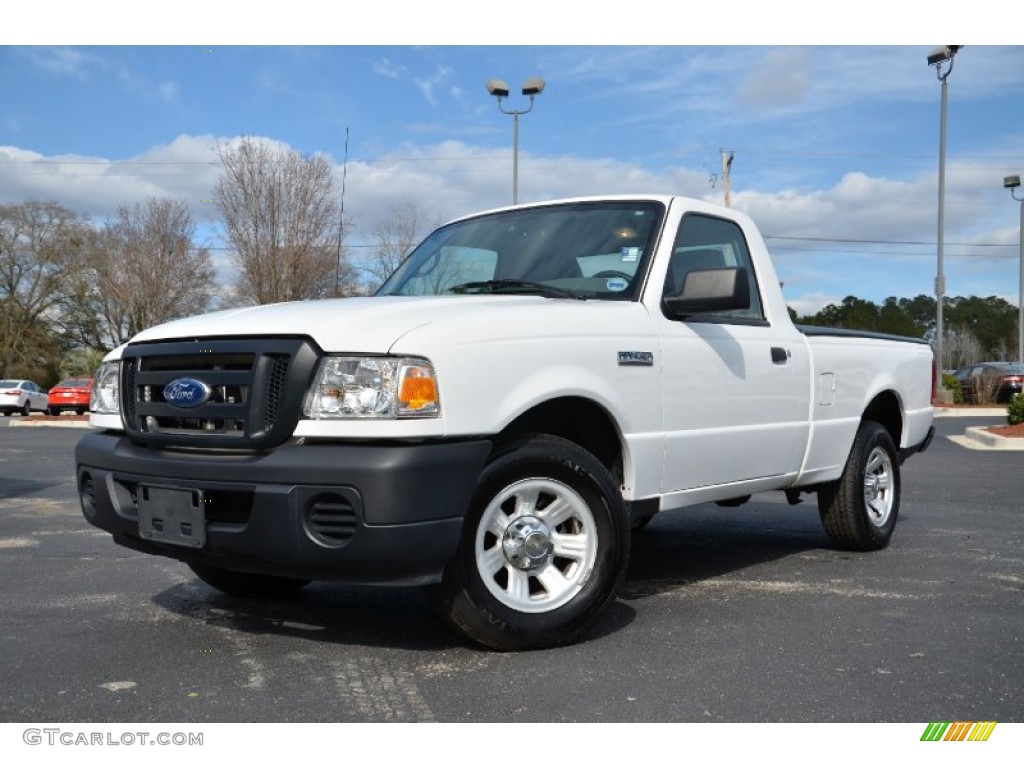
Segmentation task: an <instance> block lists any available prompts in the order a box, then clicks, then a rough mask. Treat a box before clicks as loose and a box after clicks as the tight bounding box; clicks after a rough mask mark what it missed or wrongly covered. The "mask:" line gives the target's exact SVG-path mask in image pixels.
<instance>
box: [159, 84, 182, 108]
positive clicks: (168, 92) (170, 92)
mask: <svg viewBox="0 0 1024 768" xmlns="http://www.w3.org/2000/svg"><path fill="white" fill-rule="evenodd" d="M156 95H157V96H159V97H160V100H161V101H163V102H166V103H168V104H173V103H174V102H176V101H177V100H178V84H177V83H176V82H174V81H173V80H166V81H164V82H162V83H160V84H159V85H158V86H157V87H156Z"/></svg>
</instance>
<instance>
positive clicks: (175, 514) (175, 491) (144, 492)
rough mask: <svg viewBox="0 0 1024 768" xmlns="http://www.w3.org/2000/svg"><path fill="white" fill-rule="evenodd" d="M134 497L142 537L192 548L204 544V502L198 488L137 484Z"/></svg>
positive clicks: (199, 547)
mask: <svg viewBox="0 0 1024 768" xmlns="http://www.w3.org/2000/svg"><path fill="white" fill-rule="evenodd" d="M136 499H137V501H138V506H139V536H140V537H142V538H143V539H146V540H147V541H155V542H160V543H163V544H174V545H176V546H179V547H191V548H193V549H201V548H202V547H204V546H205V545H206V502H205V500H204V499H203V492H202V491H200V490H199V489H198V488H167V487H164V486H159V485H140V486H139V487H138V489H137V493H136Z"/></svg>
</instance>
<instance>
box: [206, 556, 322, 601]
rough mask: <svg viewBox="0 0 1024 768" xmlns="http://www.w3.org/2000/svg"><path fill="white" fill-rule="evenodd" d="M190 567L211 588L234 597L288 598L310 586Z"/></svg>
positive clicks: (258, 575) (301, 581) (300, 581)
mask: <svg viewBox="0 0 1024 768" xmlns="http://www.w3.org/2000/svg"><path fill="white" fill-rule="evenodd" d="M188 567H189V568H191V569H192V572H193V573H194V574H195V575H196V576H198V577H199V578H200V579H202V580H203V581H204V582H206V583H207V584H209V585H210V586H211V587H213V588H214V589H217V590H220V591H221V592H223V593H225V594H227V595H231V596H232V597H287V596H288V595H290V594H292V593H293V592H297V591H298V590H300V589H302V588H303V587H304V586H306V585H307V584H309V581H307V580H305V579H290V578H288V577H286V576H267V575H266V574H262V573H242V572H240V571H229V570H227V569H226V568H215V567H213V566H210V565H198V564H196V563H189V564H188Z"/></svg>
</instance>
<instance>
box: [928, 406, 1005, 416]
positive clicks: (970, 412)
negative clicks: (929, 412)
mask: <svg viewBox="0 0 1024 768" xmlns="http://www.w3.org/2000/svg"><path fill="white" fill-rule="evenodd" d="M934 415H935V418H937V419H948V418H958V417H965V418H968V417H971V416H981V417H986V418H987V417H989V416H1006V408H1005V407H1004V408H944V407H942V406H938V405H937V406H935V412H934Z"/></svg>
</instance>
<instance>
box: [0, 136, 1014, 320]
mask: <svg viewBox="0 0 1024 768" xmlns="http://www.w3.org/2000/svg"><path fill="white" fill-rule="evenodd" d="M238 140H239V138H238V137H217V136H210V135H200V136H195V135H181V136H178V137H177V138H175V139H174V140H173V141H171V142H169V143H167V144H162V145H159V146H154V147H152V148H150V149H148V150H147V151H145V152H143V153H141V154H139V155H137V156H134V157H129V158H118V159H113V158H102V157H86V156H77V155H52V156H43V155H41V154H39V153H38V152H33V151H30V150H27V149H22V148H18V147H11V146H7V147H2V146H0V174H3V177H4V179H5V183H4V185H2V187H0V203H18V202H24V201H26V200H33V199H36V200H57V201H58V202H60V203H61V204H63V205H65V206H67V207H69V208H71V209H73V210H76V211H80V212H82V213H84V214H86V215H88V216H90V217H92V218H94V219H96V220H102V219H104V218H107V217H109V216H112V215H113V214H114V213H115V212H116V209H117V207H118V206H119V205H124V204H132V203H135V202H139V201H142V200H144V199H145V198H147V197H151V196H152V197H160V196H171V197H176V198H179V199H183V200H186V201H187V202H188V203H189V205H190V207H191V209H192V212H193V216H194V217H195V218H196V220H197V222H199V223H200V224H202V225H203V226H204V231H206V232H209V233H210V234H209V236H210V237H212V236H213V229H212V224H213V223H214V222H215V220H216V218H217V215H216V207H215V205H214V204H213V203H212V202H210V201H211V198H212V190H213V187H214V184H215V182H216V179H217V177H218V174H219V161H218V157H217V147H218V145H220V144H231V143H233V142H236V141H238ZM263 140H264V141H267V142H269V143H271V144H274V145H277V146H287V145H286V144H285V143H283V142H280V141H276V140H274V139H263ZM341 171H342V169H341V163H340V158H338V159H337V162H336V173H337V178H338V181H339V182H340V180H341ZM988 175H990V174H986V172H985V171H984V169H979V168H974V167H971V166H963V165H959V164H957V165H954V166H952V167H951V169H950V173H949V177H948V184H949V189H948V195H947V200H948V201H950V202H949V207H948V208H947V216H948V219H947V235H946V236H947V242H949V243H954V242H958V241H961V240H965V239H968V238H969V239H970V240H971V241H974V242H990V243H1002V244H1005V247H1004V248H1002V249H980V248H974V249H971V248H959V247H954V246H953V245H950V246H949V247H948V248H947V257H948V259H949V260H948V261H947V270H948V275H949V281H950V288H949V293H950V294H951V295H953V294H962V295H966V293H967V292H968V291H974V292H978V293H983V294H984V295H988V294H989V293H996V292H998V291H999V290H1001V289H999V287H998V286H999V285H1001V284H1005V283H1006V279H1005V277H1004V278H1000V277H999V275H1002V274H1003V273H1008V268H1007V265H1008V264H1010V262H1011V261H1012V260H1013V259H1015V258H1016V250H1015V249H1014V248H1013V247H1011V246H1012V244H1014V243H1016V231H1015V229H1014V228H1008V227H1007V226H1006V217H1005V216H1002V217H994V216H992V213H991V211H992V210H993V209H994V208H995V207H996V205H997V204H998V205H1000V206H1003V207H1005V205H1006V203H1007V201H1006V200H1004V199H1003V198H1004V197H1005V195H1003V194H1002V193H1003V192H1004V190H1002V188H1001V187H998V186H994V185H993V184H992V183H991V179H989V178H988ZM511 177H512V158H511V152H510V150H509V149H508V148H502V149H493V148H484V147H481V146H478V145H474V144H472V143H466V142H459V141H446V142H439V143H435V144H427V145H409V146H403V147H399V148H396V149H395V150H394V151H392V152H390V153H386V154H381V155H379V156H376V157H373V158H368V159H359V157H358V156H356V157H355V158H354V159H350V162H349V164H348V173H347V179H346V200H345V210H346V214H347V217H348V218H349V219H350V220H351V222H352V223H353V224H354V228H353V230H352V231H351V233H350V239H349V242H350V244H353V245H358V244H365V243H366V242H367V241H369V240H370V239H371V235H370V234H369V233H372V232H373V231H374V228H375V226H376V225H377V223H378V221H379V219H380V217H381V216H383V215H386V211H387V210H388V208H389V207H390V206H391V205H393V204H394V203H397V202H404V201H412V202H415V203H416V204H417V205H419V206H420V207H421V208H422V209H423V211H424V212H425V213H426V214H427V216H428V218H453V217H456V216H460V215H463V214H466V213H471V212H473V211H477V210H482V209H486V208H494V207H500V206H504V205H508V204H509V203H511V197H512V178H511ZM628 192H636V193H675V194H686V195H690V196H694V197H698V198H704V199H708V200H713V201H716V202H719V201H720V200H721V197H720V195H721V192H720V191H719V190H717V189H710V188H709V187H708V179H707V171H706V170H703V169H700V168H690V167H684V166H681V165H673V164H666V165H665V166H664V167H663V168H659V169H656V170H650V169H648V168H644V167H642V166H640V165H638V164H634V163H629V162H624V161H618V160H613V159H607V158H585V157H579V156H574V155H565V156H544V155H536V154H533V153H531V152H527V151H521V152H520V156H519V198H520V201H523V202H526V201H533V200H542V199H550V198H559V197H573V196H580V195H597V194H613V193H628ZM934 196H935V187H934V174H933V173H931V174H924V175H922V176H921V177H920V178H918V179H912V180H909V181H893V180H890V179H884V178H874V177H871V176H868V175H866V174H863V173H851V174H847V175H845V176H843V177H842V178H841V179H840V180H838V181H837V182H836V183H835V184H834V185H832V186H831V187H827V188H821V189H811V190H806V191H793V190H781V191H778V192H758V191H750V190H742V189H740V190H734V195H733V201H734V202H733V204H734V205H735V206H736V208H738V209H740V210H743V211H744V212H745V213H748V214H749V215H751V216H752V217H753V218H754V220H755V221H756V222H757V223H758V225H759V226H760V228H761V231H762V232H764V233H765V234H766V235H768V236H783V235H784V236H790V237H799V238H809V239H808V240H806V241H792V240H786V241H783V240H773V239H769V241H768V245H769V248H770V250H771V251H772V255H773V258H774V261H775V263H776V269H777V271H778V273H779V277H780V279H782V280H783V281H784V282H785V284H786V294H787V295H793V296H794V297H795V298H793V299H790V301H789V304H790V305H791V306H793V307H794V309H796V310H797V311H799V312H801V313H803V314H807V313H812V312H816V311H818V310H819V309H821V307H822V306H824V305H825V304H828V303H830V302H834V301H837V300H840V298H841V297H842V296H845V295H849V294H854V295H858V296H862V297H864V298H869V299H871V300H874V301H880V300H881V299H882V298H884V297H885V296H889V295H900V296H913V295H916V294H917V293H929V292H930V291H931V281H932V278H933V276H934V273H935V260H934V250H933V246H928V245H927V243H929V242H931V243H934V237H935V207H934V204H933V200H934ZM814 238H828V239H832V240H842V239H848V240H851V241H865V240H881V241H919V242H921V243H924V245H916V246H910V247H908V246H901V245H898V244H890V245H885V244H883V245H874V244H866V243H862V242H848V243H842V242H827V241H821V240H814ZM1013 266H1014V274H1016V272H1015V263H1014V265H1013ZM968 267H969V268H970V270H972V274H971V275H967V274H966V273H965V272H964V270H967V269H968ZM958 272H959V274H958ZM969 279H970V280H971V282H968V280H969ZM1000 279H1002V283H1000V282H999V280H1000ZM985 280H987V281H989V283H991V284H993V286H994V287H991V288H987V289H986V288H984V287H983V285H982V282H978V281H985ZM993 281H995V282H994V283H993ZM1004 292H1005V291H1004Z"/></svg>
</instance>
